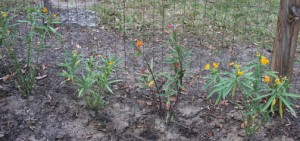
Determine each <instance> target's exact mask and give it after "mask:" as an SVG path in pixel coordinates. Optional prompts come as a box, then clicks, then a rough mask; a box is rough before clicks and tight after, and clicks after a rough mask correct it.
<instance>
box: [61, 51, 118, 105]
mask: <svg viewBox="0 0 300 141" xmlns="http://www.w3.org/2000/svg"><path fill="white" fill-rule="evenodd" d="M118 63H119V61H118V60H117V59H116V58H115V57H114V56H108V57H104V56H99V55H98V56H90V57H87V58H85V57H83V56H82V55H81V54H80V53H78V52H77V51H76V50H73V51H72V53H69V52H67V57H66V58H65V61H64V62H63V63H61V64H59V66H61V67H63V68H64V70H63V71H62V72H61V73H60V74H59V76H62V77H65V78H66V80H65V81H63V82H62V83H64V82H66V81H68V82H71V83H73V84H75V86H76V88H77V95H78V97H80V98H83V99H84V100H85V102H86V103H87V105H88V106H89V107H90V108H92V109H94V110H99V109H101V108H103V107H104V106H105V105H106V104H107V103H108V102H107V101H105V100H104V95H105V93H113V90H112V88H111V84H112V83H116V82H119V81H121V80H115V79H112V78H111V74H112V72H113V71H115V70H116V69H117V65H118Z"/></svg>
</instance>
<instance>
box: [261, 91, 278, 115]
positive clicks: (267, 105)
mask: <svg viewBox="0 0 300 141" xmlns="http://www.w3.org/2000/svg"><path fill="white" fill-rule="evenodd" d="M275 98H276V95H272V96H271V97H270V98H269V100H268V102H267V103H266V105H265V107H264V108H263V109H262V110H263V111H266V110H267V109H268V108H269V107H270V105H271V103H272V102H273V100H274V99H275Z"/></svg>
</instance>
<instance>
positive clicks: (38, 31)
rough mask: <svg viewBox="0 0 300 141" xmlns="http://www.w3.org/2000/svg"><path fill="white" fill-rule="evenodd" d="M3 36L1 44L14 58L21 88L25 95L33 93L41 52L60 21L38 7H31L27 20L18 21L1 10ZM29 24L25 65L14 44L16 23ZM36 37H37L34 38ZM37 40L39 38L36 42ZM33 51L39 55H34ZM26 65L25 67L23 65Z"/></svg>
mask: <svg viewBox="0 0 300 141" xmlns="http://www.w3.org/2000/svg"><path fill="white" fill-rule="evenodd" d="M1 15H2V17H1V36H0V44H1V45H3V46H4V48H5V49H6V51H7V52H8V54H9V56H10V57H11V58H12V60H13V65H14V69H15V70H14V71H15V72H16V76H17V80H18V85H19V88H20V90H21V92H22V95H23V97H27V95H29V94H30V93H31V90H32V87H33V85H34V83H35V75H36V70H37V65H38V59H39V57H40V54H41V52H42V50H43V48H44V47H45V42H44V40H45V39H46V37H47V35H48V34H53V33H54V34H57V35H58V33H57V32H56V30H55V29H54V28H53V27H52V24H58V23H59V22H57V21H55V20H53V19H52V16H51V15H48V13H47V12H43V11H42V10H41V9H40V8H38V7H33V8H29V9H28V11H27V17H28V19H27V20H19V21H18V23H13V22H11V21H12V20H11V19H13V18H14V17H15V16H10V15H9V14H8V13H5V12H1ZM41 19H47V21H48V22H47V24H43V23H39V22H37V21H38V20H41ZM23 23H25V24H27V26H28V27H29V31H28V34H27V35H26V36H25V37H20V38H23V39H25V44H26V51H27V55H26V59H25V60H24V61H25V65H24V64H23V63H22V62H20V61H19V58H18V55H17V53H16V50H15V49H14V48H13V46H17V45H16V44H14V42H15V39H16V37H17V36H16V34H15V33H16V28H15V26H16V25H22V24H23ZM34 38H36V39H34ZM35 40H38V41H37V43H35ZM33 52H36V53H37V55H36V56H33ZM23 66H24V67H23Z"/></svg>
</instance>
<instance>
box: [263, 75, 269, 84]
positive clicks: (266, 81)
mask: <svg viewBox="0 0 300 141" xmlns="http://www.w3.org/2000/svg"><path fill="white" fill-rule="evenodd" d="M270 80H271V79H270V76H264V80H263V81H264V82H265V83H269V82H270Z"/></svg>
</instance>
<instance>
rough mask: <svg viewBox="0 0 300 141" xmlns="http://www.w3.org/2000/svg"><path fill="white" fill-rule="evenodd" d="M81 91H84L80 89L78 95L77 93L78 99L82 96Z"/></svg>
mask: <svg viewBox="0 0 300 141" xmlns="http://www.w3.org/2000/svg"><path fill="white" fill-rule="evenodd" d="M83 90H84V89H80V91H79V93H78V97H81V96H82V93H83Z"/></svg>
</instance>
